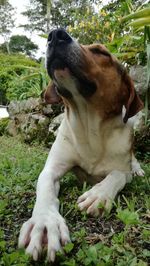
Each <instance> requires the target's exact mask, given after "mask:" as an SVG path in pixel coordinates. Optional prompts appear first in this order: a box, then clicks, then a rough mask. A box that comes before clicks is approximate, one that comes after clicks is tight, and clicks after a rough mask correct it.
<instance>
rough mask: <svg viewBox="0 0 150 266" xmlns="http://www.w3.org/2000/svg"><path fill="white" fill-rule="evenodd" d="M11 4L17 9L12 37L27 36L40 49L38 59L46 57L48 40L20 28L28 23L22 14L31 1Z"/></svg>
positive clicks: (15, 1) (20, 0) (25, 0)
mask: <svg viewBox="0 0 150 266" xmlns="http://www.w3.org/2000/svg"><path fill="white" fill-rule="evenodd" d="M9 2H10V4H11V5H12V6H13V7H14V8H15V11H16V27H15V28H13V30H12V34H11V35H26V36H27V37H28V38H30V39H31V40H32V41H33V42H34V43H36V44H37V45H38V47H39V50H38V52H37V54H36V57H37V58H38V57H40V56H44V54H45V51H46V39H45V38H41V37H40V36H38V35H37V34H34V33H32V34H31V33H29V32H27V31H24V29H23V28H20V27H19V25H20V24H25V23H26V22H27V17H25V16H23V15H22V14H21V13H22V12H23V11H25V10H26V9H27V7H28V6H29V3H30V2H29V0H9ZM108 2H110V0H103V1H102V4H103V5H106V4H107V3H108ZM2 42H3V38H2V37H1V36H0V43H2Z"/></svg>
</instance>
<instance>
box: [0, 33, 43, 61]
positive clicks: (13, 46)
mask: <svg viewBox="0 0 150 266" xmlns="http://www.w3.org/2000/svg"><path fill="white" fill-rule="evenodd" d="M8 45H9V49H10V53H18V52H21V53H24V54H26V55H29V56H30V55H31V54H32V52H35V51H36V50H37V49H38V46H37V45H36V44H34V43H33V42H32V41H31V40H30V39H29V38H27V37H26V36H25V35H13V36H11V37H10V40H9V42H8ZM0 50H1V51H2V52H4V53H5V52H7V46H6V43H3V44H1V45H0Z"/></svg>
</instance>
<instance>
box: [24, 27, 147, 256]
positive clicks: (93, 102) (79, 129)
mask: <svg viewBox="0 0 150 266" xmlns="http://www.w3.org/2000/svg"><path fill="white" fill-rule="evenodd" d="M46 66H47V71H48V74H49V76H50V78H51V80H52V82H51V84H50V85H49V86H48V88H47V90H46V92H45V95H44V97H45V101H46V102H47V103H50V104H53V103H58V102H60V101H63V103H64V105H65V114H64V119H63V121H62V123H61V125H60V127H59V130H58V134H57V137H56V140H55V142H54V144H53V146H52V148H51V150H50V153H49V155H48V158H47V161H46V164H45V166H44V169H43V171H42V172H41V174H40V176H39V178H38V183H37V196H36V203H35V206H34V209H33V213H32V217H31V218H30V219H29V220H28V221H27V222H25V223H24V224H23V226H22V228H21V232H20V236H19V247H21V248H26V252H27V254H30V255H31V256H32V257H33V259H34V260H35V261H36V260H38V258H39V256H40V254H41V252H42V249H43V246H47V256H48V260H49V261H54V260H55V254H56V252H57V251H58V250H61V248H62V246H63V245H65V244H66V243H68V242H69V241H70V237H69V230H68V227H67V225H66V222H65V220H64V218H63V217H62V216H61V215H60V213H59V200H58V193H59V188H60V185H59V179H60V177H62V176H63V175H64V174H65V173H66V172H68V171H69V170H71V169H73V170H74V171H75V173H76V174H77V176H78V177H79V178H80V180H81V181H83V180H86V181H87V182H89V183H90V184H93V187H92V188H91V189H90V190H89V191H87V192H85V193H84V194H83V195H81V196H80V197H79V198H78V201H77V203H78V207H79V209H80V210H81V211H83V210H84V211H86V212H87V214H89V215H93V216H98V215H100V214H101V213H102V211H103V209H104V210H106V211H110V209H111V206H112V202H113V201H114V199H115V197H116V195H117V193H118V192H119V191H121V190H122V189H123V188H124V186H125V184H126V183H128V182H131V180H132V176H133V175H134V174H137V175H141V176H142V175H144V171H143V170H142V169H141V167H140V164H139V163H138V161H137V160H136V158H135V156H134V154H133V129H132V128H133V126H132V121H131V117H133V116H135V115H136V114H137V113H138V112H139V111H140V110H141V109H142V108H143V103H142V101H141V100H140V98H139V97H138V95H137V94H136V92H135V89H134V84H133V81H132V80H131V78H130V77H129V75H128V73H127V71H126V70H125V68H124V67H123V66H122V65H121V64H120V63H119V62H118V61H117V59H116V58H115V57H114V56H113V55H111V54H110V53H109V51H108V50H107V49H106V48H105V47H104V46H103V45H100V44H93V45H80V44H79V43H78V42H76V41H75V40H74V39H72V37H71V36H70V35H69V34H68V33H67V32H66V31H65V30H63V29H56V30H53V31H51V32H50V34H49V36H48V44H47V54H46ZM123 108H124V112H123ZM100 205H101V206H102V207H103V208H102V207H98V206H100Z"/></svg>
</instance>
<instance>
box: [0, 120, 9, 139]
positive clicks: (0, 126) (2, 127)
mask: <svg viewBox="0 0 150 266" xmlns="http://www.w3.org/2000/svg"><path fill="white" fill-rule="evenodd" d="M8 123H9V118H1V119H0V136H2V135H4V133H6V131H7V126H8Z"/></svg>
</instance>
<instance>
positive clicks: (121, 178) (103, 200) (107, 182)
mask: <svg viewBox="0 0 150 266" xmlns="http://www.w3.org/2000/svg"><path fill="white" fill-rule="evenodd" d="M131 178H132V176H131V175H130V174H129V175H128V174H125V173H123V172H121V171H117V170H115V171H112V172H111V173H110V174H109V175H107V176H106V178H105V179H104V180H103V181H102V182H100V183H98V184H96V185H95V186H93V187H92V188H91V189H90V190H88V191H87V192H85V193H84V194H83V195H82V196H80V197H79V198H78V201H77V203H78V206H79V208H80V210H81V211H82V210H85V211H86V212H87V214H90V215H92V216H98V215H100V213H102V212H103V210H106V211H107V212H109V211H110V210H111V207H112V202H113V201H114V199H115V197H116V195H117V193H118V192H119V191H120V190H122V189H123V187H124V186H125V184H126V183H127V182H130V181H131Z"/></svg>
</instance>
